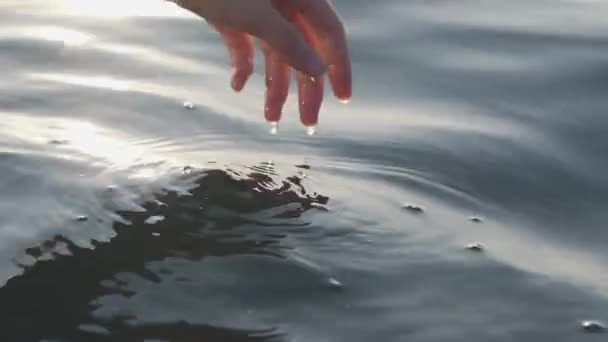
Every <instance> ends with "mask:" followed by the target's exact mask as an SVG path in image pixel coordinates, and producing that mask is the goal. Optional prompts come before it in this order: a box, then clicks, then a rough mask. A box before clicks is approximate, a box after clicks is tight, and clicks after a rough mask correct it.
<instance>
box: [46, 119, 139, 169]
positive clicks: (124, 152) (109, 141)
mask: <svg viewBox="0 0 608 342" xmlns="http://www.w3.org/2000/svg"><path fill="white" fill-rule="evenodd" d="M108 133H109V132H105V131H103V132H102V131H101V129H100V128H98V127H96V126H95V125H94V124H92V123H89V122H86V121H79V120H69V121H64V122H63V123H62V124H61V125H60V126H59V132H57V134H58V135H59V136H60V137H61V138H62V139H65V140H66V141H67V142H68V144H69V147H70V148H74V149H76V150H77V151H78V152H81V153H84V154H86V155H90V156H92V157H94V158H100V159H104V160H105V161H108V162H110V163H111V164H113V166H115V167H119V168H122V167H128V166H129V165H132V164H133V163H134V162H135V161H136V160H138V159H141V158H142V156H143V155H144V150H143V148H141V147H138V146H134V145H132V144H129V143H128V142H127V141H123V140H121V139H118V138H115V137H112V136H111V135H109V134H108Z"/></svg>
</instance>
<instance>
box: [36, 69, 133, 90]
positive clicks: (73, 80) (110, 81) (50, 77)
mask: <svg viewBox="0 0 608 342" xmlns="http://www.w3.org/2000/svg"><path fill="white" fill-rule="evenodd" d="M29 77H30V78H33V79H37V80H44V81H52V82H60V83H65V84H72V85H79V86H85V87H92V88H104V89H111V90H115V91H128V90H131V89H132V88H133V87H132V85H131V82H128V81H124V80H120V79H117V78H113V77H109V76H78V75H66V74H52V73H32V74H30V75H29Z"/></svg>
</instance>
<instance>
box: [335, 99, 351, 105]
mask: <svg viewBox="0 0 608 342" xmlns="http://www.w3.org/2000/svg"><path fill="white" fill-rule="evenodd" d="M338 102H340V103H342V104H349V103H350V99H338Z"/></svg>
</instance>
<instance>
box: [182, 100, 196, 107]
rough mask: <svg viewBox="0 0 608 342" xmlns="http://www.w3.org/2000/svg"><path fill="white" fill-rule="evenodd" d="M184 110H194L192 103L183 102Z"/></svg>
mask: <svg viewBox="0 0 608 342" xmlns="http://www.w3.org/2000/svg"><path fill="white" fill-rule="evenodd" d="M184 108H186V109H194V103H192V102H190V101H185V102H184Z"/></svg>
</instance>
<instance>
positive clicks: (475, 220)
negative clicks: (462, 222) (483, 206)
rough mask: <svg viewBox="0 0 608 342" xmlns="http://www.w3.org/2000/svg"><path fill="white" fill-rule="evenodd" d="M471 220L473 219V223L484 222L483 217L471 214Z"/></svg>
mask: <svg viewBox="0 0 608 342" xmlns="http://www.w3.org/2000/svg"><path fill="white" fill-rule="evenodd" d="M469 221H471V222H473V223H482V222H483V219H482V218H481V217H477V216H471V217H469Z"/></svg>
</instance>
